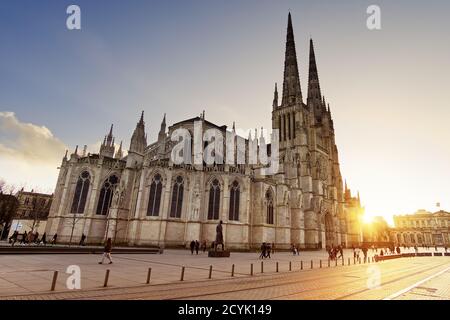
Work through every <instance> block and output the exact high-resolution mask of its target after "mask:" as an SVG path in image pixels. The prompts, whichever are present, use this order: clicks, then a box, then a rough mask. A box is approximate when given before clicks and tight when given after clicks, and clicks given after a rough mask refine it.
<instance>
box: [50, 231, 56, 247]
mask: <svg viewBox="0 0 450 320" xmlns="http://www.w3.org/2000/svg"><path fill="white" fill-rule="evenodd" d="M56 239H58V234H57V233H55V234H54V235H53V238H52V240H51V241H50V243H51V244H53V245H54V244H56Z"/></svg>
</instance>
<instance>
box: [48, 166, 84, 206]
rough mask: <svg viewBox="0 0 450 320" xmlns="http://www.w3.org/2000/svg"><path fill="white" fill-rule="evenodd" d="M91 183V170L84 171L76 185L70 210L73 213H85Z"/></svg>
mask: <svg viewBox="0 0 450 320" xmlns="http://www.w3.org/2000/svg"><path fill="white" fill-rule="evenodd" d="M90 183H91V175H90V174H89V172H87V171H83V172H82V173H81V174H80V176H79V177H78V181H77V185H76V187H75V194H74V196H73V201H72V208H71V210H70V212H71V213H84V208H85V207H86V200H87V195H88V192H89V185H90ZM44 201H45V200H44Z"/></svg>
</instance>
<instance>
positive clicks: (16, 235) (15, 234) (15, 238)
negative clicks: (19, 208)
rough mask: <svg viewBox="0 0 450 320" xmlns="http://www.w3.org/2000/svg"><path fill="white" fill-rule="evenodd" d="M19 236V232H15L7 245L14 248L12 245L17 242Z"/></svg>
mask: <svg viewBox="0 0 450 320" xmlns="http://www.w3.org/2000/svg"><path fill="white" fill-rule="evenodd" d="M18 236H19V231H17V230H15V231H14V232H13V234H12V235H11V237H9V243H11V246H12V247H14V244H15V243H16V241H17V237H18Z"/></svg>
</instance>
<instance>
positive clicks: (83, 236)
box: [78, 233, 86, 246]
mask: <svg viewBox="0 0 450 320" xmlns="http://www.w3.org/2000/svg"><path fill="white" fill-rule="evenodd" d="M85 240H86V235H85V234H84V233H82V234H81V240H80V243H79V244H78V245H79V246H84V241H85Z"/></svg>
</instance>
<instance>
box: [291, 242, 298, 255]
mask: <svg viewBox="0 0 450 320" xmlns="http://www.w3.org/2000/svg"><path fill="white" fill-rule="evenodd" d="M291 252H292V254H293V255H294V256H299V255H300V246H298V245H297V246H296V245H295V244H293V243H292V244H291Z"/></svg>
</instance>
